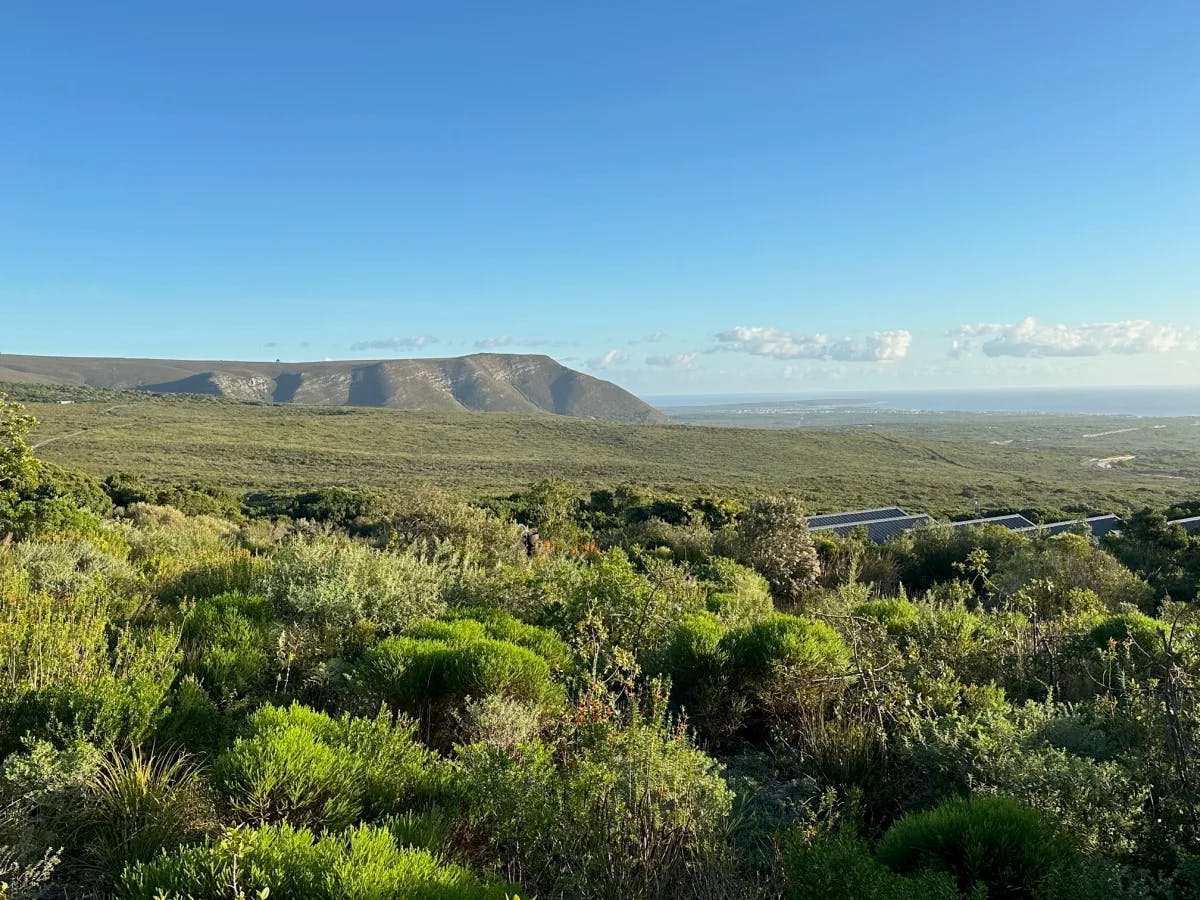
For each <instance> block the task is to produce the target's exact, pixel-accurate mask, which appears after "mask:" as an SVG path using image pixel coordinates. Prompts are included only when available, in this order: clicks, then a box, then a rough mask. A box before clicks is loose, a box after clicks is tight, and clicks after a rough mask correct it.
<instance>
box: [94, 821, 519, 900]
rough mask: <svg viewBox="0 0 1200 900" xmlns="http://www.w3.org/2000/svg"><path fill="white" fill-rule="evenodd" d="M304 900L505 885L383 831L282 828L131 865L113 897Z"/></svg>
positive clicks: (498, 893)
mask: <svg viewBox="0 0 1200 900" xmlns="http://www.w3.org/2000/svg"><path fill="white" fill-rule="evenodd" d="M268 892H269V895H270V896H271V897H279V898H289V897H294V898H301V897H302V898H304V900H504V898H505V897H506V896H507V886H505V885H501V884H494V883H493V884H485V883H483V882H481V881H480V880H479V879H478V878H476V877H475V876H474V875H473V874H471V872H469V871H468V870H466V869H464V868H462V867H460V866H455V865H450V864H448V863H444V862H442V861H441V860H439V859H438V858H437V857H436V856H434V855H433V854H431V853H428V852H427V851H424V850H415V849H412V848H405V849H401V848H399V847H397V846H396V842H395V841H394V840H393V838H392V836H391V835H390V834H389V833H388V832H387V831H386V830H385V829H383V828H376V827H371V826H360V827H358V828H353V829H350V830H349V831H347V832H345V833H343V834H327V835H321V836H318V835H315V834H313V833H312V832H310V831H305V830H302V829H301V830H297V829H294V828H292V827H291V826H289V825H276V826H265V827H260V828H256V829H246V828H232V829H228V830H227V831H225V832H224V833H223V834H222V835H221V836H220V837H219V838H217V839H216V840H214V841H212V842H211V843H209V844H207V845H205V846H203V847H191V848H187V849H185V850H182V851H178V852H176V853H173V854H164V855H162V856H159V857H158V858H157V859H155V860H153V861H151V862H148V863H140V864H138V865H134V866H131V867H130V868H129V869H127V870H126V872H125V874H124V876H123V877H122V879H121V881H120V884H119V885H118V887H117V891H116V896H117V897H118V898H120V900H159V898H163V897H173V898H184V897H196V898H201V897H205V898H209V897H212V898H215V897H227V896H228V897H259V896H261V897H266V896H267V894H268Z"/></svg>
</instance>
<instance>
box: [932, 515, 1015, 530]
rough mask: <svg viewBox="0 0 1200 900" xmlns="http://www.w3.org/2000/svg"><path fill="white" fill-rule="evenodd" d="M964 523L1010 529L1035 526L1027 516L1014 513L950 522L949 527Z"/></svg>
mask: <svg viewBox="0 0 1200 900" xmlns="http://www.w3.org/2000/svg"><path fill="white" fill-rule="evenodd" d="M965 525H999V526H1000V527H1001V528H1008V529H1009V530H1011V531H1027V530H1028V529H1030V528H1037V526H1036V525H1035V524H1033V523H1032V522H1030V521H1029V520H1028V519H1027V518H1025V517H1024V516H1019V515H1016V514H1015V513H1014V514H1013V515H1008V516H990V517H988V518H986V519H967V520H966V521H965V522H951V523H950V527H951V528H962V527H963V526H965Z"/></svg>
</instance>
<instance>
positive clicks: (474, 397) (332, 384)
mask: <svg viewBox="0 0 1200 900" xmlns="http://www.w3.org/2000/svg"><path fill="white" fill-rule="evenodd" d="M0 381H12V382H26V383H29V382H32V383H38V384H75V385H86V386H88V387H96V388H121V389H132V390H140V391H158V392H164V393H188V394H210V395H213V396H219V397H228V398H230V399H234V400H261V401H267V402H275V403H305V404H310V405H315V406H374V407H387V408H390V409H426V410H476V411H480V412H526V413H533V412H546V413H553V414H555V415H560V416H574V417H576V418H584V419H603V420H606V421H614V422H664V421H666V417H665V416H664V415H663V414H662V413H660V412H658V411H657V410H656V409H654V408H653V407H652V406H650V405H649V404H647V403H644V402H642V401H641V400H639V399H638V398H637V397H635V396H634V395H633V394H631V393H629V392H628V391H626V390H624V389H623V388H620V387H618V386H617V385H615V384H613V383H612V382H609V381H602V380H601V379H599V378H593V377H592V376H590V375H585V374H584V373H582V372H577V371H575V370H574V369H569V368H567V367H566V366H564V365H561V364H560V363H558V362H555V361H554V360H553V359H551V358H550V357H548V356H542V355H540V354H539V355H534V354H529V355H524V354H506V353H505V354H502V353H476V354H472V355H470V356H458V357H450V358H446V359H384V360H350V361H344V362H306V363H281V362H275V363H269V362H200V361H193V360H181V359H115V358H113V359H109V358H88V357H71V356H14V355H10V354H3V355H0Z"/></svg>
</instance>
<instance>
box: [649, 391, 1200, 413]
mask: <svg viewBox="0 0 1200 900" xmlns="http://www.w3.org/2000/svg"><path fill="white" fill-rule="evenodd" d="M644 399H645V400H646V402H648V403H650V404H652V405H653V406H656V407H658V408H659V409H671V408H672V407H697V406H750V405H758V404H775V403H785V404H791V403H794V404H797V405H803V406H816V407H826V408H846V409H852V408H856V407H857V408H860V407H869V408H873V409H877V410H896V411H912V412H1034V413H1080V414H1085V415H1113V416H1166V417H1172V416H1200V385H1197V386H1192V387H1114V388H1019V389H1011V390H1009V389H995V390H927V391H820V392H808V393H788V394H782V393H781V394H680V395H676V396H659V397H646V398H644Z"/></svg>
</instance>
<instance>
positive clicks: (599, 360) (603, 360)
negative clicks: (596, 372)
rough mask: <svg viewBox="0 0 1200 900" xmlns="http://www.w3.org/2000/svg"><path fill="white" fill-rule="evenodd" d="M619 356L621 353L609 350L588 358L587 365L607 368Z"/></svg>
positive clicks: (590, 367)
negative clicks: (601, 354)
mask: <svg viewBox="0 0 1200 900" xmlns="http://www.w3.org/2000/svg"><path fill="white" fill-rule="evenodd" d="M620 358H621V354H620V352H619V351H617V350H609V351H608V352H606V353H605V354H604V355H603V356H598V357H596V358H594V359H589V360H588V361H587V367H588V368H589V369H607V368H609V367H610V366H611V365H612V364H613V363H615V362H617V361H618V360H619V359H620Z"/></svg>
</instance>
